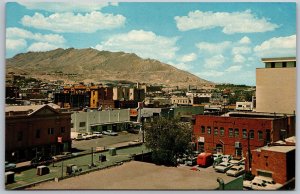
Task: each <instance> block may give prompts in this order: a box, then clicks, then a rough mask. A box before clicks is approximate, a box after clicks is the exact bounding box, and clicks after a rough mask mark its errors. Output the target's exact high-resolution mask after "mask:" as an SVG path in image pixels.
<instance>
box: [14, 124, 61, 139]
mask: <svg viewBox="0 0 300 194" xmlns="http://www.w3.org/2000/svg"><path fill="white" fill-rule="evenodd" d="M65 131H66V128H65V127H61V128H60V133H65ZM53 134H54V128H48V135H53ZM40 137H41V129H37V130H36V131H35V138H37V139H39V138H40ZM17 140H18V141H22V140H23V131H20V132H19V133H18V135H17Z"/></svg>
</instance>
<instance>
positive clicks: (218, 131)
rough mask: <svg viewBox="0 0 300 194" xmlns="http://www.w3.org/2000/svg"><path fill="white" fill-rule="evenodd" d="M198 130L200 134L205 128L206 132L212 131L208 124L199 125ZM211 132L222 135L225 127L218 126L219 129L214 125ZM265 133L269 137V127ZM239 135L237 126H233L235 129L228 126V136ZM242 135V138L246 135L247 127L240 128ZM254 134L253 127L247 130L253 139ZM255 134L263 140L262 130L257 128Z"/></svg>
mask: <svg viewBox="0 0 300 194" xmlns="http://www.w3.org/2000/svg"><path fill="white" fill-rule="evenodd" d="M200 130H201V133H202V134H205V130H207V134H211V133H212V129H211V127H210V126H207V127H206V128H205V126H201V129H200ZM213 133H214V135H215V136H217V135H220V136H224V135H225V129H224V127H220V130H219V128H218V127H214V129H213ZM266 135H267V138H269V137H270V130H269V129H267V130H266ZM239 136H240V130H239V129H238V128H235V129H233V128H228V137H239ZM242 136H243V138H247V137H248V132H247V129H242ZM254 136H255V135H254V130H253V129H251V130H249V138H250V139H254ZM257 136H258V139H259V140H263V132H262V131H260V130H259V131H258V132H257Z"/></svg>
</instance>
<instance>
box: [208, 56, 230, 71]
mask: <svg viewBox="0 0 300 194" xmlns="http://www.w3.org/2000/svg"><path fill="white" fill-rule="evenodd" d="M224 62H225V57H224V56H223V55H215V56H213V57H210V58H206V59H205V62H204V67H205V68H207V69H216V68H219V67H220V66H221V65H222V64H223V63H224Z"/></svg>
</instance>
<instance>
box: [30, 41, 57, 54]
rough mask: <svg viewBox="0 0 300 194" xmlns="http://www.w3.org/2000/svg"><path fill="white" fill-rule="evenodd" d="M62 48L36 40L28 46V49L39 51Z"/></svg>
mask: <svg viewBox="0 0 300 194" xmlns="http://www.w3.org/2000/svg"><path fill="white" fill-rule="evenodd" d="M57 48H60V47H59V46H57V45H54V44H50V43H48V42H35V43H33V44H31V45H30V46H29V47H28V49H27V50H28V51H33V52H39V51H49V50H54V49H57Z"/></svg>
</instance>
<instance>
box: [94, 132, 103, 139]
mask: <svg viewBox="0 0 300 194" xmlns="http://www.w3.org/2000/svg"><path fill="white" fill-rule="evenodd" d="M93 134H94V135H95V136H96V137H98V138H99V137H102V133H101V132H99V131H94V132H93Z"/></svg>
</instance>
